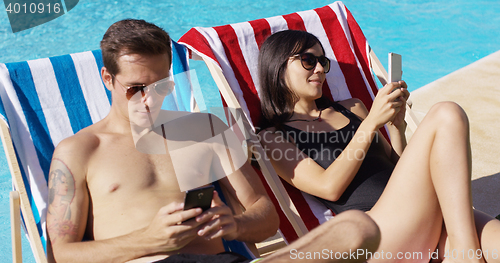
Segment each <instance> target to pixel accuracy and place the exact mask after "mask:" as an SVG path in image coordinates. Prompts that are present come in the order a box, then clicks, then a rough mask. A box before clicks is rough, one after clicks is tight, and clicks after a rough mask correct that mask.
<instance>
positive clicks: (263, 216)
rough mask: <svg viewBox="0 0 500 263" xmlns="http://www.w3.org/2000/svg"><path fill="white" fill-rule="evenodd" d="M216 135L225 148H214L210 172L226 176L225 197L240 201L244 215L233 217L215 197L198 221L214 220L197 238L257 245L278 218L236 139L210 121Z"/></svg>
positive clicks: (220, 124)
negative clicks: (237, 241) (221, 239)
mask: <svg viewBox="0 0 500 263" xmlns="http://www.w3.org/2000/svg"><path fill="white" fill-rule="evenodd" d="M211 122H213V128H214V131H215V134H218V135H221V134H223V135H222V136H223V140H222V141H224V144H225V145H221V144H216V145H214V157H213V163H212V169H213V170H214V172H215V173H225V174H228V172H227V171H228V170H229V171H233V172H232V173H229V175H227V176H226V177H224V178H223V179H221V180H220V181H219V182H221V184H222V186H223V188H224V189H226V190H227V192H228V194H229V195H230V196H232V197H235V199H237V200H238V201H239V204H241V205H242V206H243V207H244V209H245V211H244V212H243V213H242V214H237V215H234V216H233V214H232V212H231V210H230V209H229V208H228V207H227V206H225V205H224V204H223V203H222V202H221V201H220V199H219V197H218V196H217V195H216V196H215V197H214V202H213V204H212V209H210V210H208V211H207V212H206V213H204V214H203V215H202V216H200V219H205V218H206V217H213V219H212V221H211V222H209V223H208V224H207V225H205V226H204V227H203V228H202V230H200V232H199V234H200V235H201V236H204V237H209V238H216V237H223V238H224V239H226V240H233V239H237V240H240V241H245V242H260V241H262V240H264V239H266V238H268V237H270V236H272V235H274V234H275V233H276V231H277V229H278V226H279V218H278V214H277V213H276V210H275V208H274V205H273V204H272V202H271V200H270V199H269V196H268V195H267V193H266V191H265V189H264V186H263V185H262V182H261V181H260V179H259V177H258V176H257V174H256V173H255V171H254V170H253V168H252V166H251V165H250V164H249V163H248V162H247V161H246V160H247V158H246V156H245V153H244V152H243V150H242V147H241V144H240V143H239V141H238V139H237V138H236V135H235V134H234V133H233V132H232V131H231V130H230V129H229V128H228V127H227V126H226V125H225V124H224V123H223V122H222V121H221V120H220V119H218V118H216V117H213V118H212V121H211Z"/></svg>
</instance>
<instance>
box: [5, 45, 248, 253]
mask: <svg viewBox="0 0 500 263" xmlns="http://www.w3.org/2000/svg"><path fill="white" fill-rule="evenodd" d="M172 47H173V48H172V50H173V51H172V52H173V65H172V67H171V75H174V81H175V82H176V88H175V90H174V92H173V93H172V94H170V95H169V96H167V98H166V99H165V101H164V103H163V106H162V109H167V110H181V111H191V110H193V109H194V108H195V102H194V95H193V94H194V93H193V92H192V88H191V85H190V80H189V79H188V78H187V76H188V75H189V74H178V73H181V72H184V71H186V70H187V69H188V63H187V56H186V51H185V48H184V47H183V46H180V45H179V44H177V43H175V42H172ZM102 66H103V63H102V55H101V51H100V50H96V51H88V52H83V53H76V54H70V55H64V56H58V57H52V58H44V59H37V60H31V61H25V62H18V63H7V64H0V98H1V100H0V119H1V120H0V126H1V131H2V142H3V145H4V149H5V152H6V155H7V160H8V162H9V168H10V171H11V174H12V181H13V187H14V191H13V192H12V193H11V197H14V198H11V200H13V201H11V205H12V206H13V207H14V210H15V211H13V212H11V213H12V215H13V216H12V217H13V218H12V221H13V224H14V225H17V226H18V229H17V230H15V232H14V233H13V236H14V235H15V236H16V238H14V239H15V240H13V260H14V262H21V261H22V255H21V254H22V253H21V245H20V244H21V239H20V238H21V234H20V229H19V225H20V224H19V221H20V220H19V212H18V211H19V208H17V207H19V203H20V210H21V215H22V221H23V223H24V227H25V230H26V233H27V236H28V239H29V240H30V244H31V247H32V250H33V254H34V257H35V259H36V262H39V263H40V262H47V256H46V251H47V233H46V210H47V205H48V204H47V198H48V185H47V181H48V174H49V167H50V162H51V159H52V154H53V151H54V149H55V147H56V146H57V144H58V143H59V142H60V141H61V140H63V139H64V138H66V137H69V136H71V135H73V134H75V133H76V132H78V131H79V130H80V129H82V128H84V127H87V126H89V125H91V124H93V123H95V122H97V121H99V120H101V119H102V118H104V117H105V116H106V115H107V114H108V112H109V110H110V104H111V93H110V91H109V90H107V89H106V88H105V86H104V84H103V82H102V80H101V75H100V69H101V68H102ZM16 197H17V198H16ZM12 206H11V207H12ZM226 249H227V250H231V251H235V252H238V253H242V254H245V255H246V256H248V257H253V254H249V253H247V252H249V251H250V250H248V248H247V247H246V246H242V245H241V244H239V243H233V242H231V244H230V245H228V246H227V247H226Z"/></svg>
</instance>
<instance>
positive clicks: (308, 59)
mask: <svg viewBox="0 0 500 263" xmlns="http://www.w3.org/2000/svg"><path fill="white" fill-rule="evenodd" d="M294 57H299V59H300V63H301V64H302V67H303V68H305V69H306V70H311V69H314V68H315V67H316V65H317V64H318V62H319V64H321V66H322V67H323V69H324V70H325V73H328V71H330V60H329V59H328V58H327V57H325V56H319V57H317V56H315V55H313V54H312V53H302V54H297V55H294Z"/></svg>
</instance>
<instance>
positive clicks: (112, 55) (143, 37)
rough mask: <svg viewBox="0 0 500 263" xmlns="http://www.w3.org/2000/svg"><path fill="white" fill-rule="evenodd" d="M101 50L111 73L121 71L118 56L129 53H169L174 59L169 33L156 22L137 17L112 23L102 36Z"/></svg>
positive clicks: (105, 64)
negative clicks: (152, 22)
mask: <svg viewBox="0 0 500 263" xmlns="http://www.w3.org/2000/svg"><path fill="white" fill-rule="evenodd" d="M101 50H102V60H103V63H104V66H105V67H106V69H107V70H108V71H109V73H111V75H116V74H118V73H120V69H119V67H118V63H117V61H118V58H119V57H120V56H123V55H127V54H140V55H163V54H168V57H169V59H170V60H172V57H171V52H172V49H171V47H170V36H169V35H168V33H167V32H165V30H163V29H161V28H160V27H158V26H156V25H154V24H151V23H148V22H146V21H144V20H137V19H125V20H121V21H118V22H116V23H114V24H112V25H111V26H110V27H109V28H108V30H107V31H106V33H105V34H104V36H103V37H102V41H101ZM170 63H171V61H169V64H170Z"/></svg>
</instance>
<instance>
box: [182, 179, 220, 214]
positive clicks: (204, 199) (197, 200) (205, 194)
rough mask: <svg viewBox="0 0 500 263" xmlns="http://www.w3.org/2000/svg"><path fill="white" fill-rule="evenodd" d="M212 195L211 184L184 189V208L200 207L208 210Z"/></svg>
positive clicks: (212, 188) (212, 187)
mask: <svg viewBox="0 0 500 263" xmlns="http://www.w3.org/2000/svg"><path fill="white" fill-rule="evenodd" d="M213 195H214V186H213V185H209V186H205V187H201V188H196V189H193V190H188V191H186V197H185V198H184V210H189V209H191V208H197V207H200V208H201V209H202V210H203V211H206V210H208V209H209V208H210V206H211V205H212V198H213Z"/></svg>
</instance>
